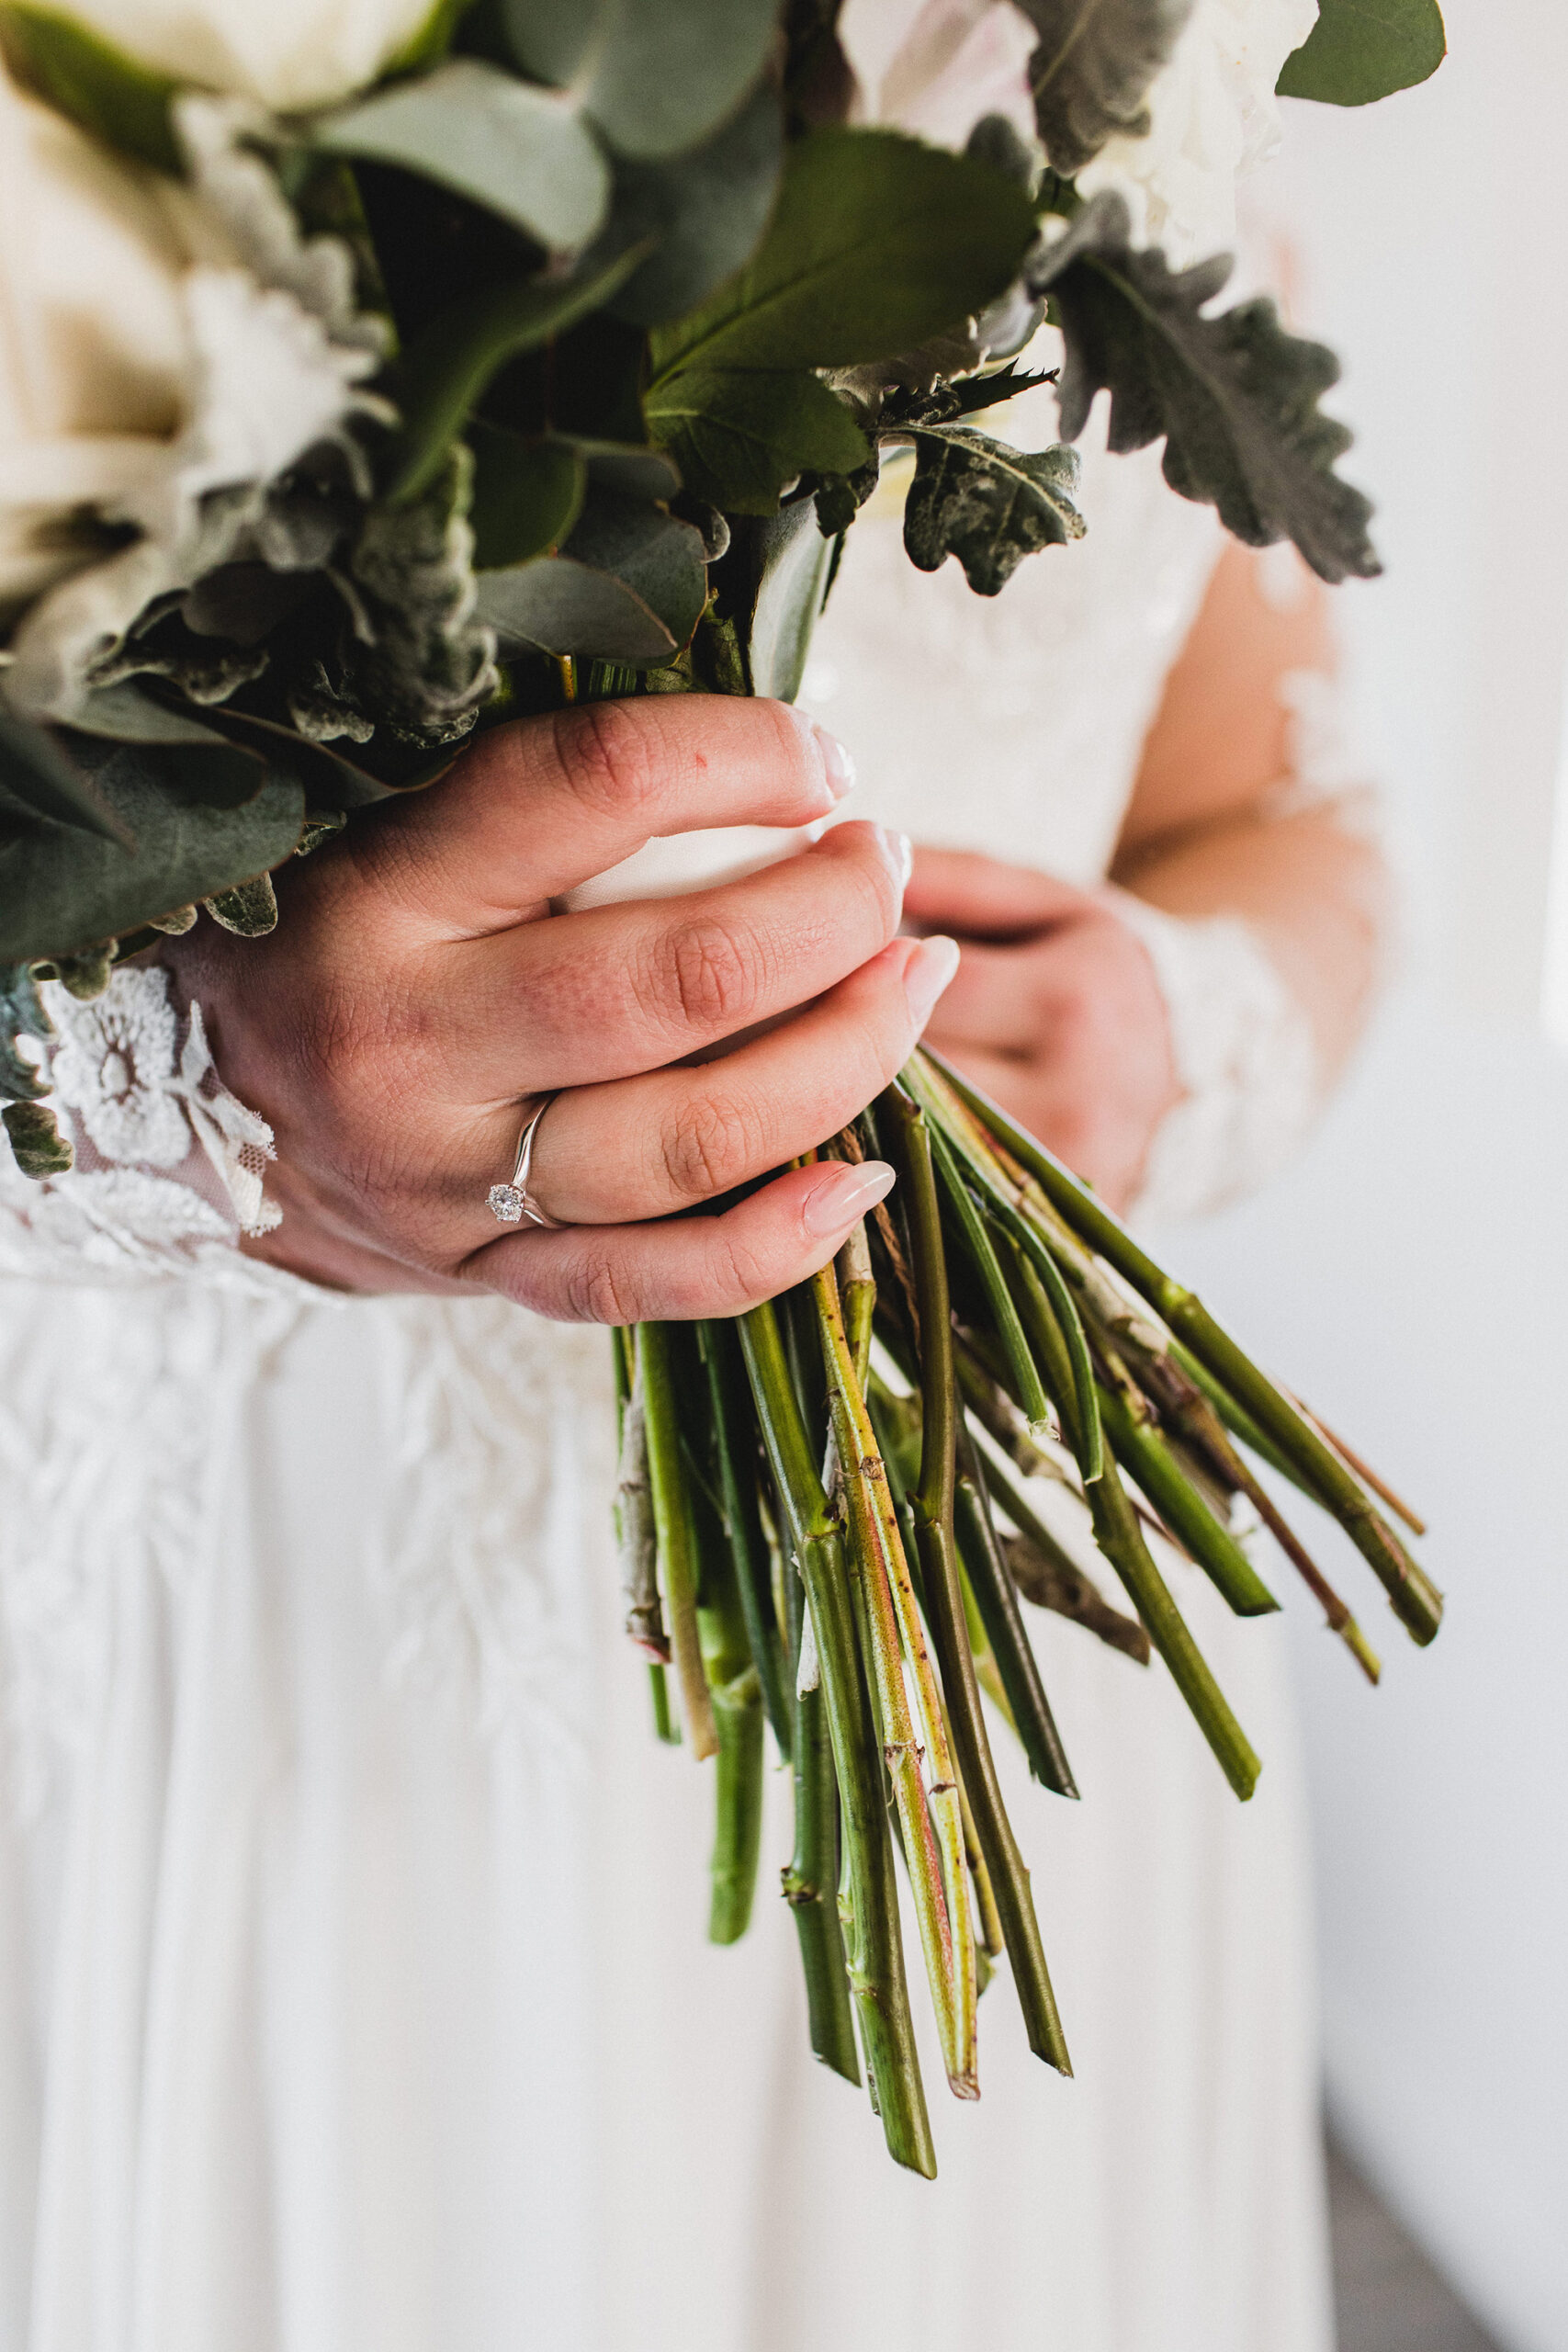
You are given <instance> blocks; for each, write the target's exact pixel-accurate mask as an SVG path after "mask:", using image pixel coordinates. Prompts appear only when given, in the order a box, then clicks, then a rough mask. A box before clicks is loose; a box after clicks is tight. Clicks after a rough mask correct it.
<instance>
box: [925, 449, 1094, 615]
mask: <svg viewBox="0 0 1568 2352" xmlns="http://www.w3.org/2000/svg"><path fill="white" fill-rule="evenodd" d="M1078 470H1079V469H1078V457H1077V450H1076V449H1066V448H1061V447H1056V448H1050V449H1042V450H1040V451H1038V452H1037V453H1035V454H1032V455H1031V454H1030V453H1028V452H1026V451H1024V450H1021V449H1011V448H1009V447H1008V446H1007V444H1006V443H1005V442H1001V441H994V440H992V439H991V438H990V436H989V435H987V434H984V433H976V431H975V430H974V428H973V427H972V426H970V425H965V424H945V425H938V426H936V427H935V428H934V430H932V431H931V432H929V433H918V434H917V435H915V478H914V481H912V482H911V483H910V485H909V493H908V499H907V501H906V502H905V507H904V545H905V548H906V549H907V550H908V556H909V560H910V561H911V562H912V563H914V564H916V565H918V566H919V570H920V571H936V570H937V568H938V566H939V565H940V564H942V563H943V562H944V561H945V560H946V559H947V558H948V557H949V556H950V555H955V556H956V557H957V558H958V560H959V562H960V563H961V564H962V565H963V566H964V577H965V578H966V579H967V581H968V582H969V585H970V587H971V588H973V589H974V590H975V592H976V594H977V595H981V596H995V595H998V594H999V593H1000V591H1001V590H1002V589H1003V588H1004V587H1006V585H1007V583H1008V582H1009V581H1010V579H1011V578H1012V575H1013V573H1014V572H1015V571H1017V570H1018V567H1019V565H1020V564H1021V562H1022V561H1023V559H1024V557H1025V556H1026V555H1032V554H1034V553H1035V552H1036V550H1037V549H1039V548H1047V547H1065V546H1066V543H1067V541H1068V540H1069V539H1081V538H1082V537H1083V534H1084V521H1083V516H1082V515H1080V514H1079V513H1078V511H1077V507H1076V506H1075V505H1074V503H1073V493H1074V492H1075V491H1076V490H1077V485H1078Z"/></svg>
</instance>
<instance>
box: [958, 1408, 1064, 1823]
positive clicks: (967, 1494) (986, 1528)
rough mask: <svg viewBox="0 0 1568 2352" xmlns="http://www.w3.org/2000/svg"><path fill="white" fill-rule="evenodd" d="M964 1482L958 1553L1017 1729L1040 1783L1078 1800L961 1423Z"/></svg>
mask: <svg viewBox="0 0 1568 2352" xmlns="http://www.w3.org/2000/svg"><path fill="white" fill-rule="evenodd" d="M957 1428H958V1481H957V1487H956V1491H955V1494H954V1498H953V1518H954V1526H955V1530H956V1532H957V1537H958V1549H959V1554H960V1556H961V1557H962V1560H963V1563H964V1566H965V1568H966V1569H967V1570H968V1573H969V1583H970V1586H971V1589H973V1591H974V1595H975V1599H976V1602H977V1604H978V1606H979V1611H980V1620H981V1623H983V1624H984V1626H985V1628H986V1634H987V1640H988V1641H989V1642H990V1645H991V1650H992V1653H993V1655H994V1656H995V1658H996V1661H997V1669H998V1673H999V1674H1000V1676H1001V1679H1002V1687H1003V1689H1004V1690H1005V1691H1006V1692H1007V1696H1008V1705H1009V1707H1010V1710H1011V1713H1012V1719H1013V1724H1014V1728H1015V1729H1016V1731H1017V1733H1018V1736H1019V1738H1020V1740H1021V1743H1022V1747H1023V1752H1024V1754H1025V1756H1027V1757H1028V1758H1029V1769H1030V1770H1031V1771H1032V1773H1033V1775H1034V1777H1035V1779H1036V1780H1037V1781H1040V1782H1041V1783H1042V1785H1043V1787H1045V1788H1047V1789H1053V1790H1055V1792H1056V1794H1057V1795H1058V1796H1063V1797H1076V1796H1077V1793H1078V1791H1077V1782H1076V1781H1075V1780H1074V1779H1073V1768H1072V1766H1071V1765H1070V1764H1069V1763H1068V1761H1067V1755H1066V1748H1065V1747H1063V1745H1062V1738H1061V1734H1060V1733H1059V1732H1058V1731H1057V1729H1056V1722H1055V1716H1054V1715H1053V1714H1052V1713H1051V1702H1050V1701H1049V1700H1048V1699H1047V1698H1046V1696H1045V1686H1044V1684H1043V1681H1042V1680H1041V1679H1040V1666H1039V1661H1038V1660H1037V1659H1036V1657H1035V1655H1034V1652H1033V1649H1032V1646H1031V1645H1030V1640H1029V1635H1028V1634H1027V1633H1026V1632H1025V1630H1024V1623H1023V1616H1022V1612H1021V1610H1020V1608H1019V1603H1018V1594H1017V1592H1016V1590H1015V1589H1014V1587H1013V1581H1012V1577H1011V1575H1010V1573H1009V1569H1008V1564H1007V1561H1006V1559H1005V1558H1004V1556H1003V1554H1002V1548H1001V1545H1000V1544H998V1541H997V1531H996V1528H995V1526H994V1525H993V1524H992V1521H991V1505H990V1498H989V1496H988V1494H987V1490H986V1472H985V1465H984V1464H983V1463H982V1461H981V1459H980V1453H979V1448H978V1447H977V1446H976V1443H975V1441H974V1439H973V1438H972V1437H971V1436H970V1434H969V1432H968V1430H966V1429H965V1428H964V1418H963V1415H962V1414H960V1415H959V1416H958V1417H957Z"/></svg>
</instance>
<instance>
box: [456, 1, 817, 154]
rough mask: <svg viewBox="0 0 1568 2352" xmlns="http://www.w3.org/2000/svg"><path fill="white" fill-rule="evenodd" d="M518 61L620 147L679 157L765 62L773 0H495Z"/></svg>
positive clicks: (773, 23) (733, 103) (775, 14)
mask: <svg viewBox="0 0 1568 2352" xmlns="http://www.w3.org/2000/svg"><path fill="white" fill-rule="evenodd" d="M503 16H504V19H505V23H506V28H507V34H508V38H509V39H510V40H511V43H512V46H513V51H514V53H515V54H516V57H517V59H518V62H519V63H520V64H522V65H523V66H524V67H525V69H526V71H527V72H528V73H530V74H536V75H537V76H538V78H539V79H540V80H541V81H544V82H552V83H554V84H556V85H557V86H558V87H560V86H563V85H564V86H565V87H566V88H567V89H568V90H569V92H570V96H572V97H573V98H574V99H575V100H576V101H577V103H578V104H579V105H581V107H582V108H583V109H584V111H585V112H586V113H588V114H590V115H592V118H593V119H594V121H595V122H596V123H597V124H598V126H599V128H600V130H603V132H604V136H605V138H606V139H607V140H608V141H609V142H610V144H611V145H612V146H613V147H614V148H615V150H616V152H617V153H620V154H622V155H627V156H660V155H678V154H680V153H682V152H683V151H684V150H685V149H686V148H688V147H693V146H694V145H695V144H696V143H697V141H699V140H701V139H703V138H705V137H706V135H707V133H708V132H709V131H711V130H713V129H714V128H715V127H716V125H717V124H718V123H720V122H722V121H723V120H724V119H725V117H726V116H727V115H728V114H730V113H732V112H733V111H734V109H735V108H736V107H738V106H739V103H740V101H741V99H742V98H743V97H744V96H745V95H746V93H747V91H748V90H749V89H750V87H751V85H752V84H753V83H754V82H755V81H756V79H757V76H758V75H759V74H761V70H762V67H763V65H764V64H765V63H766V62H767V56H768V51H769V49H770V47H771V45H772V43H773V34H774V31H775V28H776V27H777V24H778V18H779V0H503Z"/></svg>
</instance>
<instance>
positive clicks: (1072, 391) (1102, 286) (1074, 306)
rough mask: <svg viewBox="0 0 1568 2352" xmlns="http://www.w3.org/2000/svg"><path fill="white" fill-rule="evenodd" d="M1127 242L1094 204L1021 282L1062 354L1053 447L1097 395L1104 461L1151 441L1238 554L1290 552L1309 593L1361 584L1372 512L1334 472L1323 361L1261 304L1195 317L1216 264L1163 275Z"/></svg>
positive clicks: (1226, 264) (1370, 566)
mask: <svg viewBox="0 0 1568 2352" xmlns="http://www.w3.org/2000/svg"><path fill="white" fill-rule="evenodd" d="M1127 238H1128V219H1127V209H1126V206H1125V205H1124V204H1123V202H1122V198H1120V197H1119V196H1117V195H1115V194H1114V193H1112V192H1111V191H1109V190H1108V191H1107V192H1106V193H1104V194H1103V195H1100V196H1098V197H1096V198H1095V199H1094V201H1093V203H1092V204H1089V205H1088V206H1086V207H1085V209H1084V210H1083V211H1082V212H1081V213H1080V214H1079V216H1078V218H1077V220H1076V221H1075V222H1074V224H1073V227H1072V228H1071V229H1070V230H1069V231H1068V232H1067V234H1066V236H1065V237H1064V238H1062V240H1061V241H1060V243H1057V244H1055V245H1054V246H1052V247H1051V248H1050V249H1049V251H1048V252H1047V254H1046V255H1045V257H1044V260H1043V264H1042V265H1040V266H1039V267H1038V268H1037V270H1036V271H1035V273H1034V283H1035V285H1036V288H1037V289H1038V290H1040V291H1042V292H1043V291H1044V290H1045V288H1047V287H1048V288H1049V289H1050V293H1051V298H1052V300H1053V302H1054V303H1055V306H1056V310H1057V313H1058V315H1059V317H1060V320H1061V325H1062V333H1063V335H1064V337H1065V339H1066V365H1065V367H1064V368H1063V370H1062V380H1061V389H1060V394H1059V399H1060V405H1061V419H1062V431H1063V433H1064V434H1065V435H1066V437H1067V439H1068V440H1077V436H1078V435H1079V434H1080V433H1081V432H1082V431H1083V428H1084V425H1085V424H1086V423H1087V421H1088V418H1089V409H1090V407H1091V405H1092V403H1093V401H1094V396H1095V394H1096V392H1097V391H1099V390H1100V389H1101V388H1102V387H1109V389H1110V392H1111V436H1110V441H1111V448H1112V449H1113V450H1116V451H1118V452H1123V453H1124V452H1126V451H1128V450H1131V449H1142V448H1144V447H1145V446H1146V445H1147V444H1148V443H1149V442H1151V441H1156V440H1158V439H1159V438H1160V436H1161V435H1164V436H1165V461H1164V469H1165V478H1166V480H1167V481H1168V482H1169V484H1170V486H1171V488H1172V489H1173V490H1176V491H1179V492H1180V493H1181V495H1182V497H1183V498H1192V499H1199V500H1202V501H1206V502H1207V503H1209V504H1211V505H1213V506H1216V507H1218V509H1219V513H1220V519H1221V521H1222V522H1223V523H1224V526H1225V527H1226V529H1227V530H1230V531H1232V532H1234V533H1235V537H1237V538H1238V539H1242V540H1245V541H1246V543H1247V546H1249V547H1269V546H1270V545H1271V544H1272V543H1273V542H1274V541H1275V540H1277V539H1285V538H1289V539H1293V540H1294V541H1295V544H1296V546H1297V547H1298V548H1300V549H1301V552H1302V554H1303V556H1304V557H1305V559H1306V560H1307V562H1308V563H1309V564H1310V565H1311V566H1312V568H1313V570H1314V571H1315V572H1316V573H1317V574H1318V576H1319V578H1320V579H1323V580H1327V581H1338V580H1343V579H1344V578H1345V577H1346V576H1347V574H1349V573H1353V574H1355V575H1356V576H1357V577H1358V578H1361V579H1367V578H1370V577H1371V575H1372V574H1373V573H1375V572H1376V571H1378V570H1379V568H1380V567H1379V564H1378V560H1377V557H1376V556H1375V555H1374V553H1373V552H1372V548H1371V541H1370V540H1369V538H1368V537H1367V524H1368V521H1369V519H1370V517H1371V502H1370V501H1369V500H1368V499H1367V498H1365V497H1364V496H1363V495H1362V493H1361V492H1359V490H1355V489H1353V488H1352V487H1351V485H1350V484H1349V483H1348V482H1346V481H1341V480H1340V478H1339V476H1338V475H1337V473H1336V472H1335V471H1334V464H1335V460H1336V459H1337V458H1339V457H1341V456H1342V455H1343V454H1344V452H1345V450H1346V449H1347V448H1348V447H1349V445H1350V437H1351V436H1350V433H1349V429H1348V426H1346V425H1343V424H1339V423H1338V422H1337V420H1336V419H1335V418H1333V417H1328V416H1325V415H1324V414H1323V413H1322V411H1321V410H1320V409H1319V407H1318V405H1317V403H1318V398H1319V395H1320V394H1321V393H1323V392H1325V391H1326V390H1328V389H1329V387H1330V385H1332V384H1334V383H1336V382H1337V380H1338V375H1339V363H1338V361H1337V359H1336V358H1335V356H1334V354H1333V353H1332V352H1331V351H1329V350H1328V349H1326V348H1325V345H1322V344H1320V343H1308V342H1306V341H1305V340H1303V338H1302V337H1301V336H1299V335H1292V334H1286V332H1285V330H1284V329H1283V327H1281V326H1280V322H1279V319H1278V317H1277V315H1276V313H1275V310H1274V305H1273V303H1272V302H1270V301H1268V300H1258V301H1251V302H1243V303H1240V304H1238V305H1237V306H1236V308H1235V309H1234V310H1231V311H1221V312H1220V313H1219V315H1218V316H1217V317H1213V318H1206V317H1205V316H1204V315H1203V311H1204V307H1205V305H1206V304H1207V303H1208V302H1210V301H1211V300H1213V297H1214V296H1215V295H1216V294H1217V293H1218V292H1219V291H1220V288H1222V287H1223V286H1224V283H1225V281H1226V279H1227V278H1228V277H1229V276H1230V272H1231V262H1230V258H1229V256H1228V255H1227V254H1219V255H1217V256H1216V257H1215V258H1213V260H1210V261H1205V262H1200V263H1198V264H1197V266H1195V267H1194V268H1191V269H1186V270H1182V271H1179V272H1174V273H1173V272H1172V271H1171V270H1170V269H1169V268H1168V266H1167V265H1166V262H1165V258H1164V256H1163V254H1158V253H1134V252H1133V251H1132V250H1131V249H1130V247H1129V244H1128V242H1127Z"/></svg>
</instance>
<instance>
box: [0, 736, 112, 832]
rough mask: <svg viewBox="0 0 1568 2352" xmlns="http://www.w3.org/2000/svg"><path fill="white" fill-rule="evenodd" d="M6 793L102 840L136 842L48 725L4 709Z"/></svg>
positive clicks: (1, 781) (0, 766) (1, 743)
mask: <svg viewBox="0 0 1568 2352" xmlns="http://www.w3.org/2000/svg"><path fill="white" fill-rule="evenodd" d="M0 793H4V794H5V795H6V797H7V798H8V799H10V800H11V801H14V802H16V803H17V804H18V806H19V808H20V809H23V810H25V811H26V812H28V814H29V815H32V816H35V817H49V818H51V819H52V820H53V821H54V822H55V823H56V824H57V825H69V826H72V827H73V828H74V830H75V831H78V832H84V833H96V834H97V835H98V837H99V839H100V840H103V841H109V842H119V843H120V844H121V846H122V847H124V848H127V849H129V848H130V847H131V846H132V843H131V842H130V836H129V835H128V834H127V832H126V830H125V827H124V824H123V823H122V821H121V820H120V819H119V818H118V816H117V815H116V814H115V811H114V810H113V809H111V808H110V807H109V805H108V802H107V800H106V799H105V798H104V797H103V795H102V793H101V792H100V791H99V790H98V788H97V786H96V784H95V783H94V782H93V779H92V777H91V776H90V775H85V774H84V772H83V771H82V770H81V769H80V768H79V767H77V766H76V764H75V763H74V762H73V760H71V759H69V758H67V756H66V754H65V752H63V751H62V748H61V746H60V744H59V743H58V742H57V741H56V740H55V738H54V737H53V736H52V735H51V734H50V732H49V730H48V729H47V728H43V727H35V726H34V725H33V724H32V722H31V721H30V720H29V719H25V718H13V717H12V716H11V714H10V713H9V712H7V711H6V710H3V709H0Z"/></svg>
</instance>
